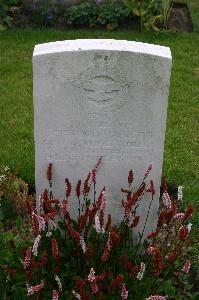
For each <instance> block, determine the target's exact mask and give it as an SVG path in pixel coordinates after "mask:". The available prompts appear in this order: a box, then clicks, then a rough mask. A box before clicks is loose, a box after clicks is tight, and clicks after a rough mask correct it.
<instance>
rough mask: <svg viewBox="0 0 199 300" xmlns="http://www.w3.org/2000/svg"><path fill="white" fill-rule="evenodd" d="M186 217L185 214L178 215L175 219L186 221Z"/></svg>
mask: <svg viewBox="0 0 199 300" xmlns="http://www.w3.org/2000/svg"><path fill="white" fill-rule="evenodd" d="M184 217H185V214H184V213H178V214H176V215H175V216H174V219H177V220H181V221H182V220H184Z"/></svg>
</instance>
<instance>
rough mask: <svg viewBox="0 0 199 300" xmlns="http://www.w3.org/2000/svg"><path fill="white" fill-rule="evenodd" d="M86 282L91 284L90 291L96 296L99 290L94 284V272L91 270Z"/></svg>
mask: <svg viewBox="0 0 199 300" xmlns="http://www.w3.org/2000/svg"><path fill="white" fill-rule="evenodd" d="M88 281H89V282H90V284H91V289H92V292H93V294H97V293H98V291H99V288H98V286H97V283H96V277H95V270H94V269H93V268H91V269H90V273H89V275H88Z"/></svg>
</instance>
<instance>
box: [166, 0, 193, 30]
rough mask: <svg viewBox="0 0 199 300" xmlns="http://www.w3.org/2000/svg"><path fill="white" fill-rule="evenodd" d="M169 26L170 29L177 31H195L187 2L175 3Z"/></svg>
mask: <svg viewBox="0 0 199 300" xmlns="http://www.w3.org/2000/svg"><path fill="white" fill-rule="evenodd" d="M167 26H168V28H169V29H175V30H177V31H193V23H192V20H191V15H190V12H189V8H188V6H187V4H185V3H174V4H173V8H172V10H171V15H170V18H169V21H168V24H167Z"/></svg>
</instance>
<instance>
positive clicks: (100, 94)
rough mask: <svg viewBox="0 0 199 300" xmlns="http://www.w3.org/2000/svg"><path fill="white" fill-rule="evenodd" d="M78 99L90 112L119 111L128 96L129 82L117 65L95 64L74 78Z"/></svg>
mask: <svg viewBox="0 0 199 300" xmlns="http://www.w3.org/2000/svg"><path fill="white" fill-rule="evenodd" d="M73 85H74V87H75V92H76V99H77V102H78V103H79V105H81V106H82V107H84V106H86V107H87V111H88V112H98V113H99V112H100V110H101V111H103V113H106V112H111V111H118V110H120V108H121V107H122V106H123V105H124V104H125V100H126V98H127V97H128V85H129V84H128V83H127V80H126V78H125V76H124V75H123V74H121V72H120V70H119V69H118V68H117V67H116V66H112V65H110V64H106V65H101V66H97V68H96V66H94V67H92V68H89V69H87V70H85V71H84V72H82V73H81V74H79V76H78V77H77V78H76V79H75V80H74V82H73Z"/></svg>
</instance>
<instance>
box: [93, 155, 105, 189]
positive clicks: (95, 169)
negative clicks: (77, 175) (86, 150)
mask: <svg viewBox="0 0 199 300" xmlns="http://www.w3.org/2000/svg"><path fill="white" fill-rule="evenodd" d="M101 164H102V156H101V157H100V158H99V159H98V160H97V163H96V165H95V167H94V168H93V169H92V171H91V178H92V182H93V183H94V184H95V183H96V174H97V171H98V169H99V167H100V165H101Z"/></svg>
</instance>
